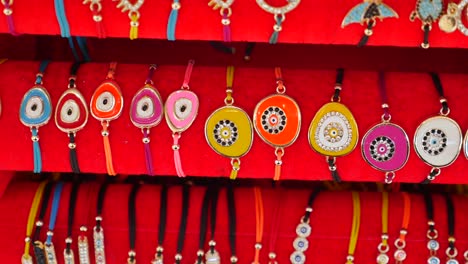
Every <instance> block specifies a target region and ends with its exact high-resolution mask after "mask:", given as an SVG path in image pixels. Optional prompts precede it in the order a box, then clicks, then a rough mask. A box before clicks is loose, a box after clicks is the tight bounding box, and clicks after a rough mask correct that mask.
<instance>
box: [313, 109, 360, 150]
mask: <svg viewBox="0 0 468 264" xmlns="http://www.w3.org/2000/svg"><path fill="white" fill-rule="evenodd" d="M358 138H359V132H358V127H357V124H356V120H355V119H354V117H353V114H352V113H351V111H349V109H348V108H347V107H346V106H344V105H343V104H340V103H336V102H331V103H328V104H326V105H324V106H322V108H320V110H319V111H318V112H317V114H316V115H315V117H314V119H313V120H312V123H311V124H310V127H309V143H310V144H311V146H312V148H313V149H314V150H315V151H317V152H318V153H320V154H322V155H325V156H332V157H338V156H344V155H346V154H349V153H350V152H351V151H353V150H354V148H355V147H356V144H357V142H358Z"/></svg>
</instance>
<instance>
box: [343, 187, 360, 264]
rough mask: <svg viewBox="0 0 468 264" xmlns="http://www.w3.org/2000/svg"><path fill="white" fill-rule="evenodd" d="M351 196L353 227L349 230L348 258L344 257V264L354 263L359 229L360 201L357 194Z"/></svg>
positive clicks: (353, 193)
mask: <svg viewBox="0 0 468 264" xmlns="http://www.w3.org/2000/svg"><path fill="white" fill-rule="evenodd" d="M352 196H353V225H352V228H351V238H350V239H349V246H348V256H347V257H346V264H353V263H354V253H355V252H356V246H357V242H358V237H359V228H360V224H361V201H360V199H359V193H358V192H352Z"/></svg>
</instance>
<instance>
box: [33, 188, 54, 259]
mask: <svg viewBox="0 0 468 264" xmlns="http://www.w3.org/2000/svg"><path fill="white" fill-rule="evenodd" d="M53 187H54V182H52V181H49V182H47V184H46V186H45V188H44V193H43V195H42V203H41V208H40V209H39V215H38V217H37V221H36V230H34V235H33V237H32V238H33V241H34V242H33V246H34V259H35V262H36V263H37V264H46V259H45V254H44V244H43V243H42V241H41V240H40V237H41V230H42V226H43V225H44V217H45V215H46V212H47V208H48V206H49V200H50V196H51V193H52V189H53Z"/></svg>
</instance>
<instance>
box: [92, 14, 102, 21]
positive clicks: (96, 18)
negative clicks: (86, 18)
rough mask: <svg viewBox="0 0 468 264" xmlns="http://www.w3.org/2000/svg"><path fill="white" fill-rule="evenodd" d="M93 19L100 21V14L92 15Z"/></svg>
mask: <svg viewBox="0 0 468 264" xmlns="http://www.w3.org/2000/svg"><path fill="white" fill-rule="evenodd" d="M93 20H94V21H95V22H101V21H102V16H101V15H94V16H93Z"/></svg>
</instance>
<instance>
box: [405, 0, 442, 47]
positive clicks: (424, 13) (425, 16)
mask: <svg viewBox="0 0 468 264" xmlns="http://www.w3.org/2000/svg"><path fill="white" fill-rule="evenodd" d="M443 8H444V2H443V0H417V1H416V8H415V10H414V11H413V12H412V13H411V15H410V21H412V22H413V21H414V20H415V19H416V18H419V20H421V22H422V26H421V29H422V30H423V31H424V40H423V42H422V43H421V47H422V48H424V49H428V48H429V32H430V31H431V29H432V23H434V22H436V21H437V20H438V19H439V18H440V17H441V16H442V13H443Z"/></svg>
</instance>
